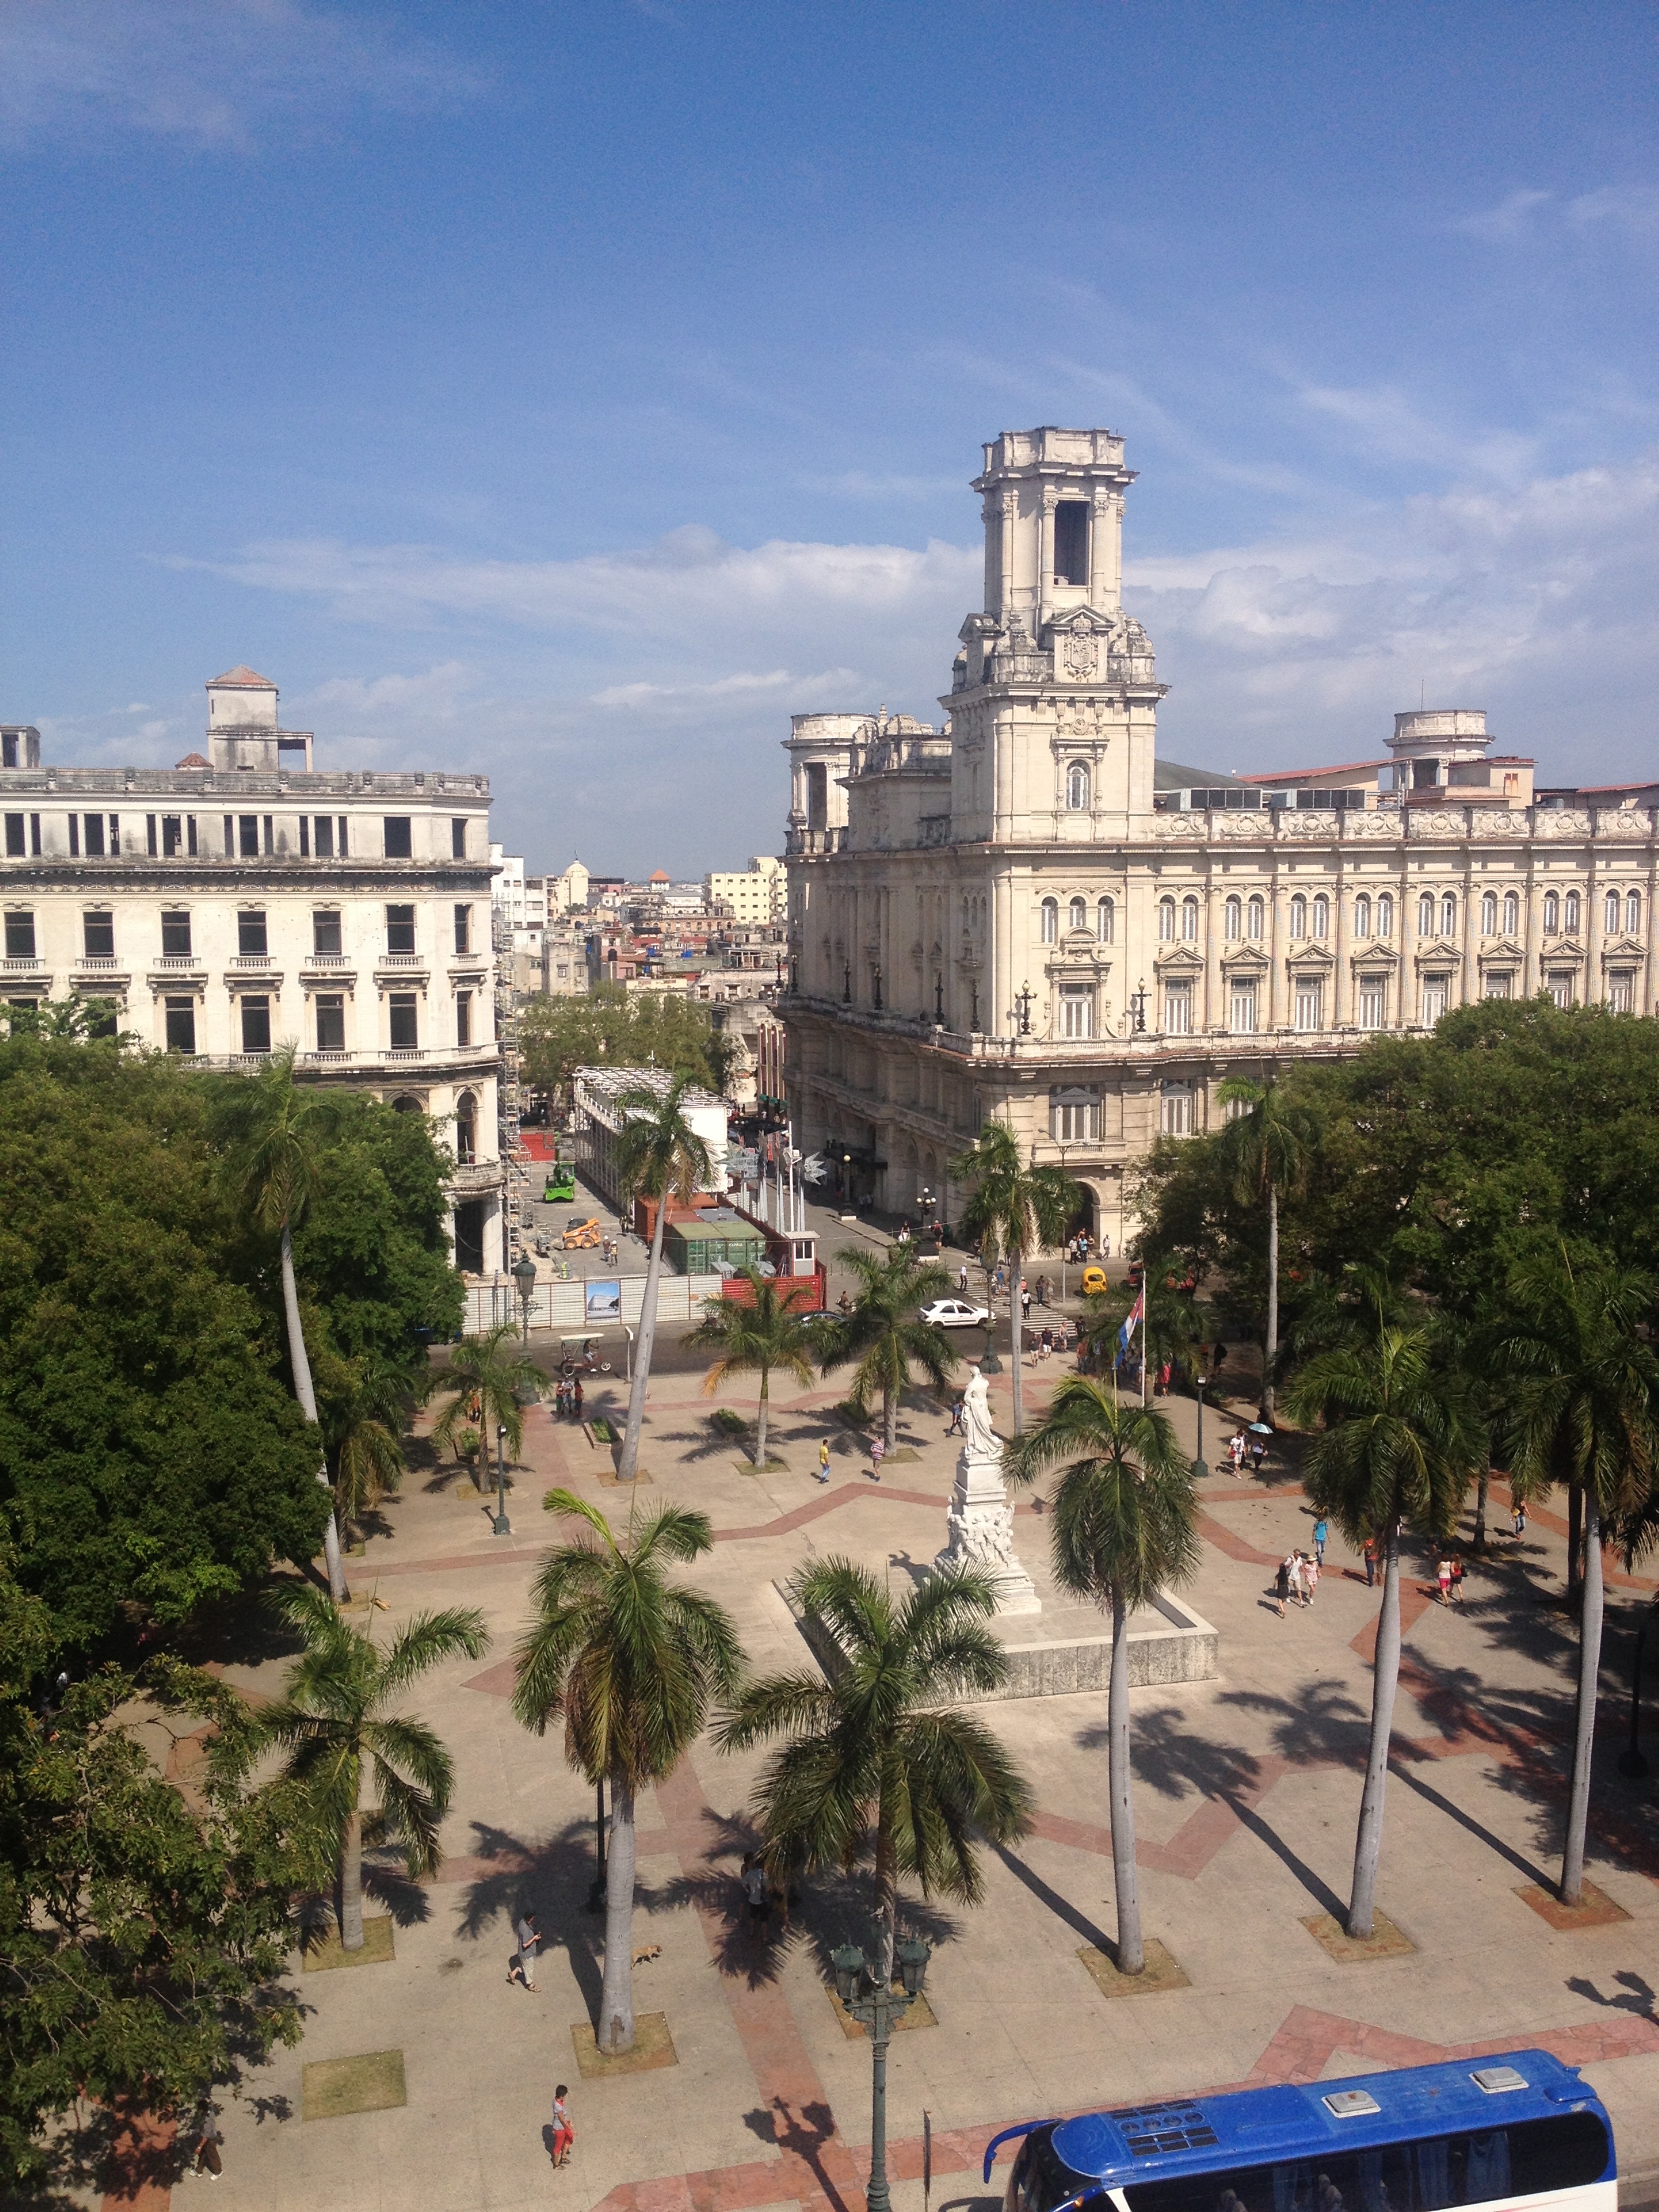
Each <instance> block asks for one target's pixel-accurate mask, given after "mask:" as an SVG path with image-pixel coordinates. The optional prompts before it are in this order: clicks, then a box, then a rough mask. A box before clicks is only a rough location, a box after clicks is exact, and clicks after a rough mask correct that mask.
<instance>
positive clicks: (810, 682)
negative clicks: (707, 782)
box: [590, 668, 858, 707]
mask: <svg viewBox="0 0 1659 2212" xmlns="http://www.w3.org/2000/svg"><path fill="white" fill-rule="evenodd" d="M857 681H858V671H857V670H856V669H853V668H824V669H820V670H819V671H818V672H817V675H816V676H797V675H796V674H795V673H794V672H793V671H792V670H790V669H787V668H773V669H769V670H768V671H766V673H765V674H764V675H758V676H757V675H751V674H750V673H749V672H747V671H739V672H738V674H736V675H733V676H719V677H716V678H714V682H713V683H712V684H609V685H607V687H606V688H605V690H603V691H595V692H594V693H593V695H592V700H591V702H590V703H591V704H592V705H593V706H595V707H646V706H652V705H656V704H659V703H662V702H667V701H669V700H679V701H683V702H687V703H693V702H697V701H699V700H704V699H731V698H735V697H743V696H751V695H753V694H755V693H765V692H777V691H794V692H805V691H821V690H833V689H834V688H835V687H836V685H838V684H855V683H857Z"/></svg>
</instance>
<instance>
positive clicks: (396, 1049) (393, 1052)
mask: <svg viewBox="0 0 1659 2212" xmlns="http://www.w3.org/2000/svg"><path fill="white" fill-rule="evenodd" d="M380 1057H381V1059H382V1060H424V1059H425V1058H426V1047H425V1046H424V1045H423V1044H394V1045H388V1046H387V1047H386V1049H385V1050H384V1051H383V1052H382V1053H381V1054H380Z"/></svg>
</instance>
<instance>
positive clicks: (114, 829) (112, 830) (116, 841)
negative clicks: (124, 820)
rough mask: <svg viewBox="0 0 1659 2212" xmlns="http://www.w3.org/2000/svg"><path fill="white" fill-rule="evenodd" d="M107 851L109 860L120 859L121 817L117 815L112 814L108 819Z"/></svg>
mask: <svg viewBox="0 0 1659 2212" xmlns="http://www.w3.org/2000/svg"><path fill="white" fill-rule="evenodd" d="M109 849H110V857H111V859H112V860H119V859H120V857H121V817H120V816H119V815H118V814H112V815H111V816H110V817H109Z"/></svg>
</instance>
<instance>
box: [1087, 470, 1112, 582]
mask: <svg viewBox="0 0 1659 2212" xmlns="http://www.w3.org/2000/svg"><path fill="white" fill-rule="evenodd" d="M1112 520H1113V507H1112V495H1111V494H1110V492H1109V491H1097V493H1096V494H1095V495H1094V499H1093V501H1092V502H1091V510H1090V514H1089V604H1090V605H1091V607H1100V608H1104V607H1106V606H1109V605H1110V604H1111V601H1112V598H1113V592H1112V568H1113V561H1112Z"/></svg>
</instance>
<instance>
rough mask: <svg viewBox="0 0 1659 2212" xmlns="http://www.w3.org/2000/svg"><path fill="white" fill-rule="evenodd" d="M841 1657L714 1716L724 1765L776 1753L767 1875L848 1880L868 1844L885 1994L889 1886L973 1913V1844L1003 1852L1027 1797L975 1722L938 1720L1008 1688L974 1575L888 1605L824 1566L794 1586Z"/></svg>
mask: <svg viewBox="0 0 1659 2212" xmlns="http://www.w3.org/2000/svg"><path fill="white" fill-rule="evenodd" d="M791 1588H792V1589H793V1595H794V1597H795V1601H796V1602H797V1603H798V1604H799V1606H800V1607H801V1608H802V1610H803V1611H804V1612H805V1613H806V1614H807V1615H808V1616H809V1618H810V1619H811V1620H812V1621H813V1622H814V1623H815V1624H816V1625H817V1629H818V1631H819V1632H820V1634H821V1636H822V1637H823V1638H825V1639H827V1640H828V1641H829V1643H832V1644H833V1645H834V1646H835V1648H836V1650H837V1651H838V1652H839V1654H840V1663H839V1664H837V1665H836V1666H834V1667H832V1668H831V1669H830V1674H831V1679H830V1680H828V1681H826V1680H824V1678H823V1675H821V1674H818V1673H817V1670H816V1669H808V1670H803V1671H802V1672H800V1673H798V1674H775V1675H769V1676H768V1677H767V1678H766V1680H763V1681H759V1682H756V1683H753V1684H751V1685H750V1686H749V1687H748V1688H747V1689H746V1690H745V1691H744V1693H743V1694H742V1696H741V1697H739V1698H738V1699H736V1700H734V1701H733V1703H732V1705H731V1706H730V1708H729V1709H728V1711H726V1713H725V1714H723V1715H722V1716H721V1718H720V1723H719V1724H718V1726H717V1728H716V1729H715V1741H716V1742H718V1743H719V1745H720V1747H721V1749H722V1750H724V1751H746V1750H749V1749H750V1748H751V1747H753V1746H754V1745H756V1744H760V1743H767V1742H771V1741H775V1739H777V1738H779V1737H782V1738H784V1739H785V1741H783V1743H782V1744H781V1747H780V1748H779V1749H778V1750H777V1751H775V1753H773V1755H772V1757H771V1759H769V1762H768V1764H767V1765H766V1768H765V1771H763V1775H762V1777H761V1782H760V1790H759V1810H760V1819H761V1823H762V1826H763V1830H764V1832H765V1835H766V1850H767V1857H768V1861H769V1864H770V1866H771V1867H772V1869H773V1870H774V1871H775V1873H778V1874H781V1875H785V1876H786V1877H787V1875H789V1874H791V1873H793V1872H795V1871H796V1870H797V1869H800V1870H811V1869H816V1868H820V1867H833V1868H836V1869H840V1870H841V1871H842V1872H845V1873H850V1872H851V1871H852V1869H853V1868H854V1865H855V1864H856V1863H857V1862H858V1860H859V1858H860V1855H861V1854H862V1853H863V1852H864V1851H865V1850H866V1848H867V1847H868V1846H869V1844H870V1843H871V1842H872V1839H873V1843H874V1847H875V1918H876V1924H877V1931H878V1942H879V1946H880V1972H881V1977H882V1978H883V1980H884V1981H890V1980H891V1978H892V1973H893V1947H894V1944H895V1942H896V1938H897V1934H898V1885H899V1880H900V1877H901V1876H902V1875H908V1876H909V1877H910V1878H911V1879H912V1880H913V1881H917V1882H919V1883H920V1884H921V1891H922V1894H923V1895H924V1896H925V1897H927V1896H932V1895H933V1893H935V1892H939V1893H942V1894H943V1895H945V1896H946V1897H955V1898H959V1899H961V1900H962V1901H963V1904H965V1905H977V1904H978V1903H979V1901H980V1899H981V1896H982V1895H983V1893H984V1882H983V1878H982V1876H981V1872H980V1865H979V1857H978V1851H977V1848H976V1845H977V1843H978V1840H979V1838H987V1839H988V1840H990V1841H991V1842H994V1843H1012V1841H1013V1840H1014V1839H1015V1838H1017V1837H1018V1836H1020V1835H1023V1834H1024V1832H1025V1829H1026V1827H1027V1826H1028V1824H1029V1820H1030V1806H1031V1795H1030V1790H1029V1789H1028V1787H1027V1786H1026V1784H1025V1782H1024V1779H1023V1778H1022V1777H1021V1775H1020V1774H1019V1772H1018V1770H1017V1768H1016V1767H1015V1766H1014V1765H1013V1763H1012V1760H1011V1759H1009V1757H1008V1754H1007V1753H1006V1751H1005V1750H1004V1749H1003V1747H1002V1746H1001V1744H1000V1742H999V1741H997V1739H996V1737H995V1736H994V1735H993V1734H992V1732H991V1730H990V1729H988V1728H987V1727H986V1725H985V1723H983V1721H981V1720H980V1719H979V1718H978V1717H976V1716H975V1715H974V1714H972V1713H967V1712H963V1711H957V1710H951V1709H948V1708H947V1709H946V1710H944V1711H940V1710H939V1707H940V1706H941V1705H944V1704H945V1701H946V1700H947V1699H952V1698H955V1697H957V1696H960V1695H963V1693H967V1694H969V1695H976V1696H980V1697H991V1696H994V1694H995V1692H997V1691H998V1690H999V1689H1000V1687H1001V1686H1002V1685H1003V1683H1004V1682H1005V1681H1006V1680H1007V1677H1008V1661H1007V1658H1006V1655H1005V1653H1004V1651H1003V1649H1002V1646H1001V1645H1000V1644H999V1643H998V1642H997V1640H996V1638H995V1637H994V1636H993V1635H992V1633H991V1632H990V1630H989V1629H988V1628H987V1626H986V1625H985V1624H986V1622H987V1620H988V1618H989V1617H990V1616H991V1615H992V1614H993V1613H995V1611H996V1598H995V1595H994V1592H993V1591H992V1589H991V1586H990V1583H988V1582H987V1580H986V1578H985V1577H983V1576H982V1575H978V1574H972V1573H967V1572H958V1573H952V1574H940V1575H933V1576H930V1577H928V1579H927V1581H926V1582H925V1583H922V1584H921V1586H920V1587H919V1588H917V1589H911V1590H909V1591H908V1592H907V1593H906V1594H905V1595H904V1596H903V1597H902V1599H901V1600H900V1601H898V1602H897V1603H895V1602H894V1600H893V1597H892V1595H891V1593H890V1591H889V1590H888V1589H885V1588H884V1585H883V1584H882V1583H879V1582H878V1581H877V1579H876V1577H874V1576H873V1575H872V1573H871V1572H870V1571H869V1570H868V1568H866V1567H862V1566H859V1565H855V1564H854V1562H853V1561H852V1560H851V1559H823V1560H821V1561H819V1562H817V1564H816V1565H812V1566H810V1567H805V1568H803V1569H802V1570H801V1571H800V1572H799V1574H797V1575H796V1576H795V1577H794V1579H793V1583H792V1585H791Z"/></svg>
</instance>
